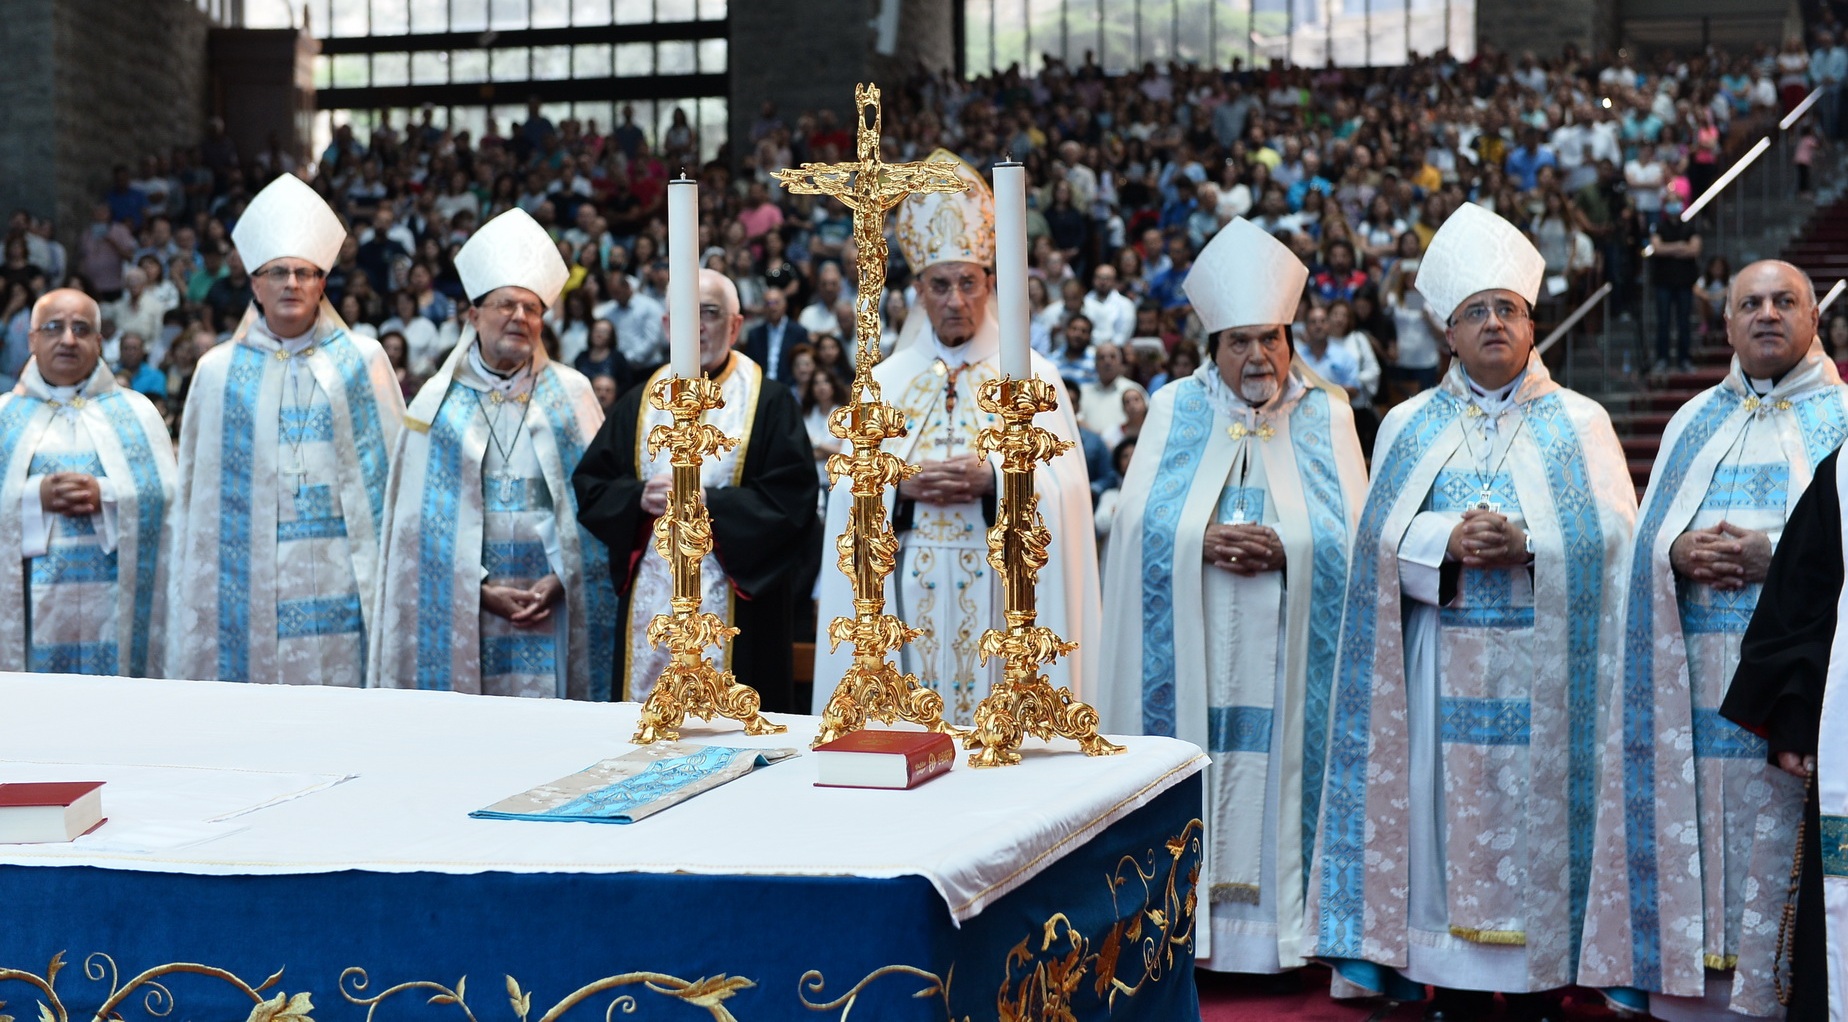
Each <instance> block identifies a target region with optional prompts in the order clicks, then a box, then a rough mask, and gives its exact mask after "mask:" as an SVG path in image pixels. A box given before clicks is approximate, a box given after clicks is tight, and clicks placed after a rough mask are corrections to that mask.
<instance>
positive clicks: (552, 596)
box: [481, 575, 565, 628]
mask: <svg viewBox="0 0 1848 1022" xmlns="http://www.w3.org/2000/svg"><path fill="white" fill-rule="evenodd" d="M564 595H565V585H564V583H563V582H560V581H559V580H558V576H557V575H547V576H546V577H544V578H542V579H540V580H539V581H537V582H534V583H533V587H532V588H531V589H517V588H515V587H513V586H493V585H487V584H483V585H482V587H481V609H482V610H485V611H487V612H488V613H490V614H495V615H498V616H500V617H504V618H506V619H507V620H509V621H511V622H513V623H514V624H516V625H518V626H520V627H521V628H536V627H538V626H540V625H543V624H545V623H546V621H547V620H549V619H550V618H551V616H552V605H553V604H555V603H557V602H558V601H559V598H560V597H562V596H564Z"/></svg>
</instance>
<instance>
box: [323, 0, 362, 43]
mask: <svg viewBox="0 0 1848 1022" xmlns="http://www.w3.org/2000/svg"><path fill="white" fill-rule="evenodd" d="M331 2H332V4H333V10H332V11H331V12H330V17H331V19H332V20H331V22H330V23H329V25H328V29H329V31H328V34H329V35H335V36H355V35H366V34H368V33H367V29H366V0H331Z"/></svg>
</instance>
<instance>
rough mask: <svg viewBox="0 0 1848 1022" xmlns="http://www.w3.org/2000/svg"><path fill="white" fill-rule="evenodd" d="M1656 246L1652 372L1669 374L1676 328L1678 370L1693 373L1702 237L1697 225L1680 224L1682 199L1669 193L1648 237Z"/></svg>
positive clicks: (1652, 275) (1653, 259)
mask: <svg viewBox="0 0 1848 1022" xmlns="http://www.w3.org/2000/svg"><path fill="white" fill-rule="evenodd" d="M1649 244H1651V245H1653V246H1655V255H1654V256H1653V257H1651V258H1650V260H1649V263H1650V274H1651V286H1653V287H1654V288H1655V303H1656V358H1655V365H1654V367H1653V368H1652V369H1651V371H1652V372H1654V373H1656V374H1658V375H1660V374H1662V373H1665V372H1667V371H1668V331H1669V328H1670V327H1673V328H1674V331H1675V340H1676V346H1675V351H1676V355H1677V357H1678V359H1679V362H1678V368H1679V369H1680V370H1681V371H1682V372H1684V373H1689V372H1693V371H1694V361H1693V357H1692V353H1691V348H1692V345H1693V339H1692V334H1693V311H1694V283H1695V281H1696V280H1698V279H1699V278H1700V234H1699V233H1697V232H1696V231H1695V230H1694V225H1693V224H1690V223H1683V222H1682V220H1681V196H1680V195H1678V194H1676V193H1674V192H1672V191H1671V192H1669V193H1668V194H1667V196H1666V198H1665V199H1664V200H1663V205H1662V218H1661V220H1660V221H1659V222H1658V223H1657V224H1656V227H1655V230H1653V231H1651V232H1650V234H1649Z"/></svg>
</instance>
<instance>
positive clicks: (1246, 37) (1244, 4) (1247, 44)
mask: <svg viewBox="0 0 1848 1022" xmlns="http://www.w3.org/2000/svg"><path fill="white" fill-rule="evenodd" d="M1211 9H1212V18H1213V33H1212V34H1213V45H1214V53H1213V66H1214V67H1221V68H1229V67H1231V66H1232V62H1233V61H1234V60H1236V61H1238V62H1239V66H1240V67H1248V66H1250V64H1251V59H1250V57H1251V47H1252V43H1251V18H1250V13H1249V12H1250V9H1251V4H1250V0H1233V2H1232V3H1229V4H1217V5H1211Z"/></svg>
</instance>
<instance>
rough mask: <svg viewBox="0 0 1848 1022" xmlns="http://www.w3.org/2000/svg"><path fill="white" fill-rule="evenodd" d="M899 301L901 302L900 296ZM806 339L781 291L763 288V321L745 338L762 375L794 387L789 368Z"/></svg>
mask: <svg viewBox="0 0 1848 1022" xmlns="http://www.w3.org/2000/svg"><path fill="white" fill-rule="evenodd" d="M899 298H900V301H903V296H902V295H901V296H899ZM808 340H809V335H808V331H807V330H805V329H803V327H802V324H800V323H798V322H796V321H795V320H793V319H790V318H789V299H788V297H787V296H786V295H785V294H784V293H783V291H782V290H781V289H780V288H774V287H773V288H767V289H765V291H764V318H763V322H761V323H759V324H757V325H756V326H754V327H752V328H751V329H750V332H749V333H747V334H746V335H745V339H744V354H745V356H746V357H747V358H749V359H750V360H751V361H753V362H756V363H757V364H758V365H760V366H762V367H763V370H764V375H766V376H768V377H770V378H771V379H773V380H775V381H777V382H778V383H781V384H784V385H785V386H793V385H794V384H793V382H792V380H791V378H790V365H791V363H792V361H793V360H794V359H795V355H796V349H797V348H798V347H799V346H803V345H807V344H808Z"/></svg>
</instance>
